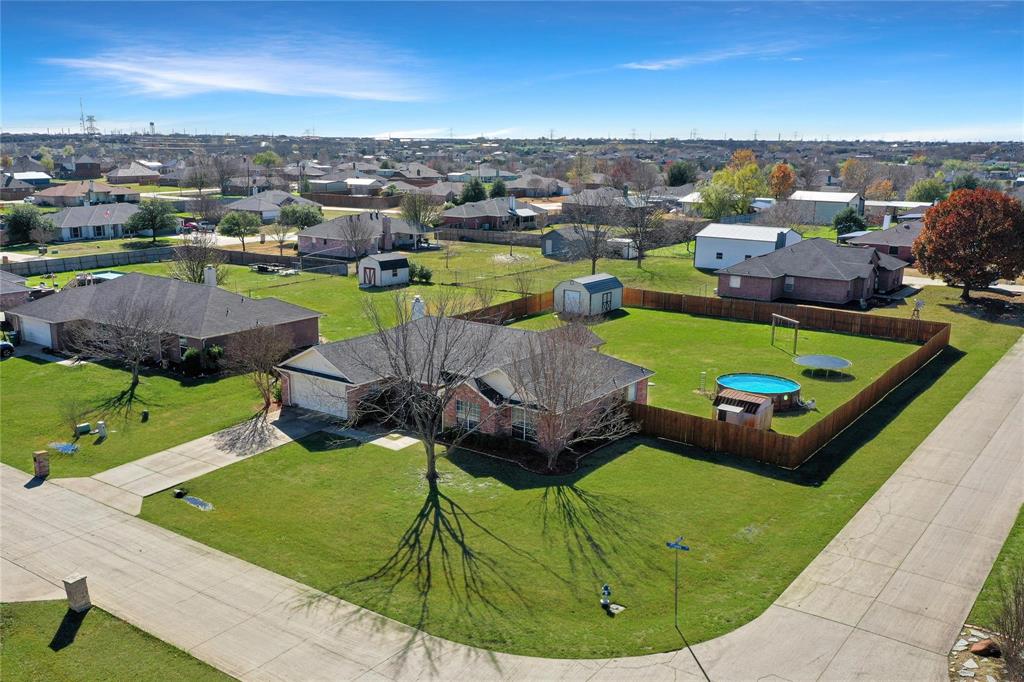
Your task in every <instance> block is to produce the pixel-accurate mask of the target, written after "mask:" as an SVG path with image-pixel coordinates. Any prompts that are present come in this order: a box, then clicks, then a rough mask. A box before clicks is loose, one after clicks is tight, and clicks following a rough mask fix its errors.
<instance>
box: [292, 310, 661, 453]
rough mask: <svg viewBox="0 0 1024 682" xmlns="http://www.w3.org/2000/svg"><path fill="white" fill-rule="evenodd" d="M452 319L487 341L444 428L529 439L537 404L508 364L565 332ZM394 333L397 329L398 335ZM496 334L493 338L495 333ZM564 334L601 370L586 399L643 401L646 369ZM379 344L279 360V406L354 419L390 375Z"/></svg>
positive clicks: (365, 340) (589, 340)
mask: <svg viewBox="0 0 1024 682" xmlns="http://www.w3.org/2000/svg"><path fill="white" fill-rule="evenodd" d="M430 319H436V318H420V319H418V320H413V321H411V322H407V323H406V324H407V325H419V324H429V323H430V322H429V320H430ZM424 320H427V321H426V322H425V321H424ZM451 322H452V323H453V324H459V325H464V326H465V327H466V328H465V329H462V330H459V331H458V332H457V333H458V334H460V338H464V339H465V341H466V343H467V344H471V343H473V338H474V335H476V334H478V333H479V334H485V335H487V338H488V339H490V343H491V346H490V348H489V349H488V357H487V358H486V359H485V360H484V362H482V363H481V365H480V366H481V369H480V370H479V371H477V372H476V374H475V376H471V377H466V380H465V381H463V382H462V383H460V384H459V385H458V387H457V388H456V389H455V399H454V400H451V401H450V402H449V404H448V406H447V408H446V413H445V418H444V425H445V427H446V428H456V427H464V428H473V429H477V430H479V432H481V433H485V434H490V435H504V436H511V437H514V438H519V439H522V440H531V438H532V436H531V427H530V424H531V421H532V419H534V417H533V416H532V415H533V414H534V413H535V412H536V409H537V408H534V407H530V406H529V405H528V404H526V403H525V402H524V401H523V400H521V399H520V396H519V394H518V392H517V390H516V389H515V388H514V381H513V380H512V378H511V375H512V373H513V372H514V369H513V366H514V365H515V364H516V363H518V362H523V361H525V360H527V358H530V357H536V356H535V355H531V354H535V353H536V352H537V351H536V349H537V348H538V346H537V345H534V343H531V341H534V342H535V341H536V340H537V339H536V337H537V336H538V335H545V334H560V333H563V332H562V330H561V329H555V330H549V331H544V332H537V331H530V330H525V329H515V328H512V327H494V326H492V325H487V324H483V323H480V322H472V321H467V320H455V319H452V320H451ZM563 329H564V328H563ZM392 331H393V332H394V333H395V334H396V335H398V334H399V333H400V332H398V331H396V330H392ZM495 332H496V333H497V336H496V338H494V337H493V336H492V335H493V334H495ZM417 335H418V334H417V332H416V331H415V330H412V333H411V334H410V338H417ZM565 339H566V340H567V341H568V342H571V343H574V344H575V345H576V346H577V347H578V351H579V352H581V353H588V354H593V356H594V358H593V359H594V360H595V361H596V362H598V363H599V365H597V366H599V367H600V368H601V369H600V371H601V376H602V377H603V378H604V379H606V381H604V382H602V385H601V387H600V388H599V389H597V390H596V391H595V393H594V394H593V395H591V396H590V399H589V401H587V402H586V403H585V405H590V404H591V402H594V401H600V400H604V399H607V398H608V397H610V396H619V397H621V398H622V399H624V400H627V401H632V402H638V403H646V402H647V383H648V379H649V377H650V376H651V375H652V374H653V372H651V370H649V369H646V368H644V367H640V366H639V365H634V364H632V363H629V362H625V361H623V360H619V359H617V358H613V357H611V356H609V355H604V354H602V353H599V352H598V351H597V350H594V348H596V347H597V346H599V345H600V344H601V340H600V339H599V338H597V337H596V336H595V335H593V334H592V333H584V334H566V335H565ZM380 348H381V347H380V341H379V340H378V338H377V335H376V334H370V335H367V336H360V337H357V338H354V339H348V340H345V341H338V342H335V343H328V344H323V345H319V346H313V347H312V348H309V349H307V350H305V351H303V352H301V353H299V354H298V355H295V356H294V357H292V358H290V359H288V360H286V361H285V362H283V363H281V364H280V365H279V366H278V370H279V371H280V373H281V377H282V392H281V395H282V400H283V402H284V404H286V405H293V406H297V407H302V408H305V409H309V410H314V411H316V412H321V413H324V414H329V415H333V416H335V417H338V418H341V419H346V420H355V419H356V418H357V417H358V416H359V413H360V409H361V407H360V406H361V404H362V403H363V401H364V400H365V399H367V397H369V396H372V395H373V394H374V393H375V392H376V391H377V390H378V389H379V388H380V387H381V386H382V385H383V384H384V383H385V382H386V381H387V380H388V378H389V376H388V375H389V371H390V370H389V367H390V365H389V362H388V360H387V358H385V357H383V355H384V353H383V351H382V350H381V349H380ZM409 348H410V351H409V352H412V353H415V352H417V348H416V345H415V344H410V345H409Z"/></svg>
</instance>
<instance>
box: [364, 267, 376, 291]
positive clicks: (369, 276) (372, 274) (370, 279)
mask: <svg viewBox="0 0 1024 682" xmlns="http://www.w3.org/2000/svg"><path fill="white" fill-rule="evenodd" d="M363 284H369V285H370V286H371V287H372V286H376V285H377V269H376V268H363Z"/></svg>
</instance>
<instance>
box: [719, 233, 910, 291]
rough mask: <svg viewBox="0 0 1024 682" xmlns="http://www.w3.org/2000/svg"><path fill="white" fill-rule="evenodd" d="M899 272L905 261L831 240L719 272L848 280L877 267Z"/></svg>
mask: <svg viewBox="0 0 1024 682" xmlns="http://www.w3.org/2000/svg"><path fill="white" fill-rule="evenodd" d="M876 263H877V265H878V267H880V268H881V269H883V270H898V269H899V268H904V267H906V266H907V264H906V263H904V262H903V261H901V260H899V259H897V258H893V257H892V256H888V255H885V254H880V253H878V252H877V251H875V250H874V249H865V248H863V247H860V246H840V245H838V244H836V243H834V242H832V241H830V240H828V239H821V238H814V239H804V240H803V241H800V242H797V243H796V244H790V245H789V246H787V247H784V248H781V249H778V250H776V251H773V252H771V253H767V254H765V255H763V256H756V257H754V258H750V259H748V260H745V261H743V262H741V263H737V264H736V265H731V266H729V267H727V268H722V269H721V270H718V271H717V272H719V273H723V274H728V275H747V276H750V277H771V278H775V277H783V276H786V275H789V276H794V277H811V278H814V279H832V280H842V281H848V280H852V279H856V278H858V277H865V278H867V277H871V276H872V275H873V273H874V267H875V264H876Z"/></svg>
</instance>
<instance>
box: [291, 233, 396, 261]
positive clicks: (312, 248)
mask: <svg viewBox="0 0 1024 682" xmlns="http://www.w3.org/2000/svg"><path fill="white" fill-rule="evenodd" d="M299 253H303V254H305V253H316V254H317V255H318V256H337V257H338V258H359V257H362V256H365V255H368V254H374V253H380V249H379V248H378V240H376V239H374V240H372V242H371V243H370V244H369V248H368V249H367V250H366V253H365V254H364V253H356V252H355V251H354V250H353V249H352V245H351V244H349V243H347V242H346V241H345V240H343V239H330V238H326V239H325V238H323V237H302V236H300V237H299Z"/></svg>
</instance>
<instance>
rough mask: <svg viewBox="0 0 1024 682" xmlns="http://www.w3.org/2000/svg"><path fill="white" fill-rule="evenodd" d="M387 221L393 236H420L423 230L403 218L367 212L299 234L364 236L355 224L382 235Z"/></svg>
mask: <svg viewBox="0 0 1024 682" xmlns="http://www.w3.org/2000/svg"><path fill="white" fill-rule="evenodd" d="M385 220H388V221H390V225H391V233H392V234H418V233H420V232H421V230H417V229H416V228H414V227H413V226H412V225H410V224H409V223H407V222H406V221H404V220H402V219H401V218H393V217H391V216H384V215H381V214H380V213H379V212H377V211H365V212H363V213H357V214H355V215H343V216H338V217H337V218H331V219H330V220H325V221H324V222H322V223H320V224H319V225H313V226H311V227H307V228H306V229H304V230H303V231H302V232H300V233H299V236H300V237H318V238H320V239H348V238H350V237H351V236H352V234H363V233H362V232H361V231H356V230H357V228H354V227H353V223H355V224H357V225H359V229H361V228H362V227H363V226H369V227H370V228H372V229H374V230H376V232H375V233H374V234H376V235H380V234H383V232H384V221H385Z"/></svg>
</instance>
